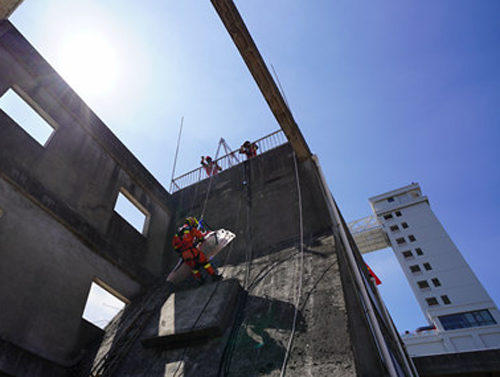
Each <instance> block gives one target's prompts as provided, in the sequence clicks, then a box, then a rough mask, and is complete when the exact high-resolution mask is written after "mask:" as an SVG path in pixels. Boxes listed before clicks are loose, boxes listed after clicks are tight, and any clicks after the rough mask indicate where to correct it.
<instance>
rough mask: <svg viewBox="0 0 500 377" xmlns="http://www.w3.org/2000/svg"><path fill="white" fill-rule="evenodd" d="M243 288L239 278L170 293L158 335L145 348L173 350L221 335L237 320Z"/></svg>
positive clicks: (149, 337) (159, 322) (161, 316)
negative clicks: (234, 319)
mask: <svg viewBox="0 0 500 377" xmlns="http://www.w3.org/2000/svg"><path fill="white" fill-rule="evenodd" d="M241 293H242V289H241V287H240V285H239V283H238V280H237V279H230V280H225V281H221V282H219V283H212V284H205V285H203V286H201V287H199V288H196V289H193V290H189V291H183V292H178V293H175V294H172V295H170V297H169V298H168V299H167V301H165V304H164V305H163V306H162V308H161V313H160V316H159V320H158V327H157V334H156V335H154V336H151V335H152V334H148V335H147V336H148V337H147V338H145V339H144V340H143V341H142V344H143V346H144V347H147V348H149V347H160V348H163V349H167V348H168V349H173V348H179V347H186V346H189V345H192V344H199V343H200V342H203V341H205V340H209V339H213V338H216V337H219V336H221V335H222V334H223V333H224V331H225V330H226V328H227V325H228V323H229V322H230V321H231V320H232V319H233V317H234V314H235V312H236V310H235V307H236V304H237V301H238V297H239V295H240V294H241Z"/></svg>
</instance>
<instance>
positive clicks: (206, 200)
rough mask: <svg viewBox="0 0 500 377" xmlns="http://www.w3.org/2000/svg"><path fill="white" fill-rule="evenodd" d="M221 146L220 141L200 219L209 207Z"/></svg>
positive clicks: (211, 168)
mask: <svg viewBox="0 0 500 377" xmlns="http://www.w3.org/2000/svg"><path fill="white" fill-rule="evenodd" d="M220 146H221V142H220V141H219V145H218V147H217V152H215V158H214V159H213V160H212V165H211V167H210V179H209V181H208V187H207V195H206V196H205V202H204V203H203V210H202V211H201V216H200V219H203V217H204V216H205V209H206V208H207V202H208V194H209V192H210V189H211V188H212V179H213V178H214V175H215V174H214V172H215V171H217V172H218V170H217V158H218V157H219V151H220Z"/></svg>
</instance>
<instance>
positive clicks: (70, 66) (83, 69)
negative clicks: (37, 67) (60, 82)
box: [59, 32, 119, 96]
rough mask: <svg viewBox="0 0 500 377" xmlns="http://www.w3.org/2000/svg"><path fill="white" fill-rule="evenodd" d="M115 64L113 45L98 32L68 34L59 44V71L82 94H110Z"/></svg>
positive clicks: (115, 75) (115, 74) (115, 77)
mask: <svg viewBox="0 0 500 377" xmlns="http://www.w3.org/2000/svg"><path fill="white" fill-rule="evenodd" d="M118 67H119V65H118V62H117V61H116V57H115V53H114V50H113V47H112V45H111V44H110V43H108V42H107V41H106V40H105V39H104V38H103V37H102V36H100V35H98V34H95V33H92V32H83V33H80V34H78V35H74V36H72V37H69V38H68V39H67V40H66V42H65V43H64V44H63V46H62V49H61V54H60V64H59V73H60V74H61V76H62V77H63V78H64V79H65V80H66V81H67V83H68V84H69V85H70V86H71V87H72V88H73V89H74V90H75V91H76V92H77V93H79V94H81V95H83V96H100V95H107V94H109V92H110V91H111V90H112V89H113V86H114V84H115V82H116V79H117V76H118V71H117V70H118Z"/></svg>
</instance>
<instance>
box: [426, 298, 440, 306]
mask: <svg viewBox="0 0 500 377" xmlns="http://www.w3.org/2000/svg"><path fill="white" fill-rule="evenodd" d="M425 301H427V305H429V306H436V305H439V302H438V300H437V298H436V297H428V298H426V299H425Z"/></svg>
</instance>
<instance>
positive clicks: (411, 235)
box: [408, 234, 417, 242]
mask: <svg viewBox="0 0 500 377" xmlns="http://www.w3.org/2000/svg"><path fill="white" fill-rule="evenodd" d="M408 239H409V240H410V242H415V241H416V240H417V239H416V238H415V236H414V235H413V234H410V235H409V236H408Z"/></svg>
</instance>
